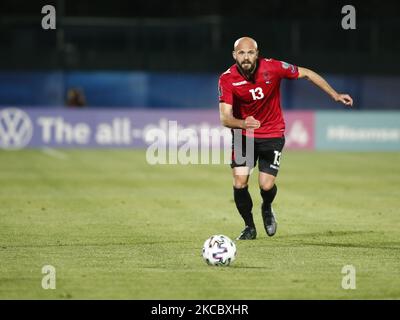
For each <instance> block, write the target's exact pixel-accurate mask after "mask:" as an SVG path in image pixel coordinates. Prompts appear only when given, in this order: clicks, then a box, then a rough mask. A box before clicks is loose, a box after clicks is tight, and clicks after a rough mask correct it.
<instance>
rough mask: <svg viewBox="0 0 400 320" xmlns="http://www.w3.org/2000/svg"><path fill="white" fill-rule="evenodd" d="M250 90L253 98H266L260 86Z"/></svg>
mask: <svg viewBox="0 0 400 320" xmlns="http://www.w3.org/2000/svg"><path fill="white" fill-rule="evenodd" d="M249 91H250V93H251V95H252V97H253V100H260V99H262V98H264V93H263V91H262V89H261V88H260V87H257V88H255V89H250V90H249Z"/></svg>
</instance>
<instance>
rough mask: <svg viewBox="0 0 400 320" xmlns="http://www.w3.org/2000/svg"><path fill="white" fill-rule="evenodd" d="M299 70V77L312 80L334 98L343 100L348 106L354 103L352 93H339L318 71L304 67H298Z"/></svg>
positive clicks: (339, 100)
mask: <svg viewBox="0 0 400 320" xmlns="http://www.w3.org/2000/svg"><path fill="white" fill-rule="evenodd" d="M298 70H299V79H300V78H305V79H307V80H310V81H311V82H312V83H314V84H315V85H316V86H318V87H319V88H321V89H322V90H323V91H325V92H326V93H327V94H328V95H329V96H330V97H331V98H332V99H333V100H335V101H337V102H341V103H343V104H344V105H346V106H352V105H353V99H352V98H351V97H350V95H348V94H344V93H337V92H336V90H335V89H333V88H332V87H331V86H330V85H329V83H328V82H326V80H325V79H324V78H322V77H321V76H320V75H319V74H318V73H316V72H314V71H312V70H310V69H307V68H302V67H298Z"/></svg>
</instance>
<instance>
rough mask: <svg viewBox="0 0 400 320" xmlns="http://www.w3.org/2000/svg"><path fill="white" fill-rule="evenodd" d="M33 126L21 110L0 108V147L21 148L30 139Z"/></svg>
mask: <svg viewBox="0 0 400 320" xmlns="http://www.w3.org/2000/svg"><path fill="white" fill-rule="evenodd" d="M32 134H33V126H32V121H31V119H30V118H29V116H28V115H27V114H26V113H25V112H24V111H22V110H20V109H16V108H7V109H3V110H0V148H2V149H14V150H15V149H21V148H23V147H25V146H26V145H27V144H28V143H29V142H30V141H31V139H32Z"/></svg>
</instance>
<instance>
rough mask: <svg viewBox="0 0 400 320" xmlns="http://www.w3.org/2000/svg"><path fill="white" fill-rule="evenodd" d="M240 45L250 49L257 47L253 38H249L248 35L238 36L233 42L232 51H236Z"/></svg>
mask: <svg viewBox="0 0 400 320" xmlns="http://www.w3.org/2000/svg"><path fill="white" fill-rule="evenodd" d="M242 47H246V48H251V49H254V50H257V49H258V46H257V42H256V40H254V39H253V38H249V37H242V38H239V39H237V40H236V41H235V43H234V44H233V50H234V51H238V50H240V49H241V48H242Z"/></svg>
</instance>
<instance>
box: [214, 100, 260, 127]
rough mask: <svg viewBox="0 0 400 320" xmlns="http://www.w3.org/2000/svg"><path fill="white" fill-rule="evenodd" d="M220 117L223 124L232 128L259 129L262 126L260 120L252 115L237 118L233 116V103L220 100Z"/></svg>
mask: <svg viewBox="0 0 400 320" xmlns="http://www.w3.org/2000/svg"><path fill="white" fill-rule="evenodd" d="M219 118H220V120H221V124H222V125H223V126H225V127H228V128H231V129H257V128H259V127H260V121H258V120H256V119H254V118H253V117H252V116H250V117H247V118H246V119H244V120H243V119H237V118H235V117H234V116H233V110H232V105H231V104H228V103H225V102H220V103H219Z"/></svg>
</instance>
